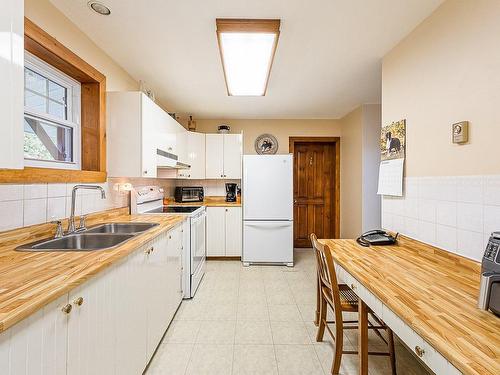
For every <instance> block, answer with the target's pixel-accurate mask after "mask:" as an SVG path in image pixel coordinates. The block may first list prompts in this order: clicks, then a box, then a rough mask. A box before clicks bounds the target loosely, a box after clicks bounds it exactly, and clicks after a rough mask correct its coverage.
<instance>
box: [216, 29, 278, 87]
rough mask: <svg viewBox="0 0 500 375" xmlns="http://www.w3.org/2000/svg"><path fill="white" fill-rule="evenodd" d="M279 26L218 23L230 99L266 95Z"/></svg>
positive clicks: (220, 46) (218, 35) (218, 34)
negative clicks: (232, 97) (231, 96)
mask: <svg viewBox="0 0 500 375" xmlns="http://www.w3.org/2000/svg"><path fill="white" fill-rule="evenodd" d="M279 24H280V21H279V20H239V19H238V20H235V19H226V20H221V19H217V37H218V41H219V48H220V53H221V58H222V65H223V69H224V76H225V79H226V86H227V92H228V94H229V95H233V96H263V95H265V94H266V89H267V82H268V80H269V74H270V71H271V66H272V62H273V57H274V52H275V50H276V45H277V43H278V36H279Z"/></svg>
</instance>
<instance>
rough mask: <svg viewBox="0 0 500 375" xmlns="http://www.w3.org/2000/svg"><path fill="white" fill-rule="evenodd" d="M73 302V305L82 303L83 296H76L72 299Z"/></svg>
mask: <svg viewBox="0 0 500 375" xmlns="http://www.w3.org/2000/svg"><path fill="white" fill-rule="evenodd" d="M73 303H74V304H75V305H78V306H81V305H83V297H78V298H77V299H75V300H74V301H73Z"/></svg>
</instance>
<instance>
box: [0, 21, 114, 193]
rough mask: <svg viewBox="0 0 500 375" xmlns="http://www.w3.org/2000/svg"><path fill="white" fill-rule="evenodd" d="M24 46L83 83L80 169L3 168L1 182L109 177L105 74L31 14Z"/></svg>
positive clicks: (36, 181)
mask: <svg viewBox="0 0 500 375" xmlns="http://www.w3.org/2000/svg"><path fill="white" fill-rule="evenodd" d="M24 49H25V50H26V51H28V52H30V53H32V54H33V55H35V56H36V57H38V58H40V59H41V60H43V61H45V62H47V63H48V64H50V65H52V66H54V67H55V68H57V69H59V70H60V71H62V72H63V73H65V74H67V75H68V76H70V77H72V78H74V79H75V80H77V81H78V82H80V83H81V86H82V103H81V104H82V105H81V108H82V113H81V129H82V137H81V138H82V155H81V165H82V170H81V171H74V170H65V169H50V168H28V167H26V168H24V169H21V170H11V169H9V170H7V169H4V170H0V183H14V182H15V183H38V182H105V181H106V76H105V75H104V74H102V73H101V72H99V71H98V70H97V69H95V68H94V67H92V66H91V65H90V64H89V63H87V62H86V61H85V60H83V59H82V58H81V57H79V56H78V55H76V54H75V53H73V52H72V51H71V50H70V49H69V48H67V47H65V46H64V45H63V44H61V43H60V42H59V41H57V39H55V38H54V37H52V36H51V35H49V34H48V33H46V32H45V31H44V30H42V29H41V28H40V27H39V26H37V25H36V24H34V23H33V22H32V21H30V20H29V19H28V18H24Z"/></svg>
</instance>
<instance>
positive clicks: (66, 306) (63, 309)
mask: <svg viewBox="0 0 500 375" xmlns="http://www.w3.org/2000/svg"><path fill="white" fill-rule="evenodd" d="M72 308H73V306H71V304H69V303H68V304H67V305H64V306H63V307H62V309H61V311H62V312H63V313H65V314H69V313H70V312H71V309H72Z"/></svg>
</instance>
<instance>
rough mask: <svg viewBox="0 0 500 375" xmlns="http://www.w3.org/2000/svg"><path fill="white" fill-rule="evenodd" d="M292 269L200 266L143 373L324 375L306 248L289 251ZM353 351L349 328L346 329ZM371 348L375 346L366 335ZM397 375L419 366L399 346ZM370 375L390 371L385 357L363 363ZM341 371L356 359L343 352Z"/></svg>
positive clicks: (325, 355) (327, 354)
mask: <svg viewBox="0 0 500 375" xmlns="http://www.w3.org/2000/svg"><path fill="white" fill-rule="evenodd" d="M295 262H296V265H295V267H293V268H286V267H274V266H251V267H243V266H242V265H241V263H240V262H233V261H224V262H215V261H210V262H208V263H207V273H206V274H205V277H204V279H203V281H202V284H201V285H200V289H199V290H198V292H197V294H196V296H195V298H193V299H192V300H189V301H183V302H182V305H181V306H180V308H179V310H178V311H177V314H176V316H175V318H174V321H173V322H172V324H171V325H170V327H169V329H168V331H167V333H166V335H165V337H164V339H163V341H162V343H161V344H160V346H159V348H158V351H157V352H156V354H155V356H154V358H153V359H152V361H151V363H150V366H149V368H148V370H147V372H146V373H147V374H164V375H177V374H181V375H184V374H189V375H191V374H196V375H205V374H213V375H225V374H228V375H230V374H234V375H236V374H252V375H267V374H269V375H272V374H280V375H282V374H286V375H302V374H304V375H315V374H318V375H319V374H321V375H328V374H330V367H331V361H332V353H333V351H332V347H333V344H332V342H331V341H330V339H329V336H328V334H327V333H325V339H324V342H321V343H317V342H316V340H315V336H316V327H315V326H314V323H313V320H314V311H315V272H316V271H315V264H314V255H313V253H312V250H308V249H307V250H296V251H295ZM344 343H345V347H346V348H353V349H354V348H355V345H356V344H357V336H356V331H354V330H353V331H351V332H349V333H348V334H346V337H345V339H344ZM370 345H371V348H376V347H377V346H378V345H380V341H379V340H378V339H377V338H376V337H370ZM396 351H397V353H396V361H397V365H398V373H399V374H400V375H424V374H427V371H426V370H425V369H424V368H423V367H422V366H421V365H420V364H419V362H418V360H417V359H415V358H414V357H413V355H412V354H411V353H410V352H409V351H408V350H407V349H406V348H405V347H404V346H403V345H401V344H399V343H398V344H397V347H396ZM369 361H370V362H369V373H370V375H383V374H390V367H389V360H388V358H387V357H373V356H370V360H369ZM340 373H341V374H343V375H355V374H357V373H358V367H357V357H356V356H355V355H344V357H343V358H342V366H341V371H340Z"/></svg>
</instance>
